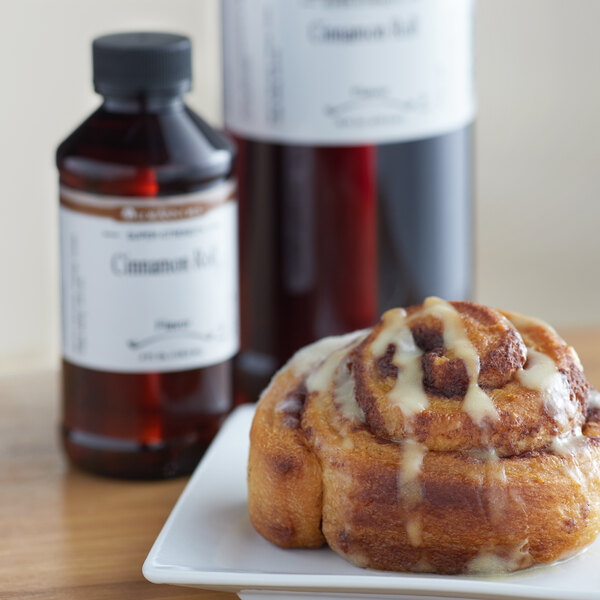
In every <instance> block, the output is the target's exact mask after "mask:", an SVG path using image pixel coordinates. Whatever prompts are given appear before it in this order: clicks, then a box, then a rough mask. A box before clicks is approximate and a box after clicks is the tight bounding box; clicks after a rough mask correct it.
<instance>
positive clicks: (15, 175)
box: [0, 0, 600, 373]
mask: <svg viewBox="0 0 600 600" xmlns="http://www.w3.org/2000/svg"><path fill="white" fill-rule="evenodd" d="M449 1H450V0H449ZM599 21H600V2H597V0H578V2H576V3H571V2H565V1H564V0H526V1H523V0H480V2H479V7H478V23H477V77H478V91H479V117H478V126H477V155H476V164H477V172H478V179H477V205H476V224H477V227H476V230H477V244H476V263H477V264H476V284H477V290H476V299H477V300H480V301H482V302H485V303H489V304H491V305H496V306H502V307H506V308H510V309H514V310H519V311H522V312H525V313H531V314H537V315H539V316H541V317H544V318H546V319H548V320H550V321H552V322H554V323H556V324H559V325H570V324H586V323H600V313H599V312H598V309H597V305H598V304H599V302H598V301H599V300H600V277H599V276H598V275H599V271H600V270H599V267H598V258H599V257H600V250H599V244H598V242H597V241H596V237H597V233H596V229H597V226H598V224H599V223H600V202H598V192H599V191H600V168H599V166H598V164H597V163H598V159H599V158H600V135H599V131H600V73H599V72H598V66H597V57H598V56H600V38H599V37H598V36H597V35H596V32H595V27H596V24H597V23H598V22H599ZM127 29H138V30H139V29H164V30H172V31H178V32H182V33H186V34H188V35H191V36H192V38H193V42H194V76H195V85H194V91H193V93H192V94H191V95H190V96H189V103H190V104H191V105H192V106H193V107H194V108H196V109H197V110H198V111H199V112H201V113H202V114H203V115H204V116H206V117H207V118H208V119H209V120H212V121H213V122H217V123H218V122H219V121H220V114H221V111H220V92H221V89H220V75H219V73H220V62H219V55H220V48H219V21H218V0H102V2H98V1H95V0H52V1H49V0H2V2H0V74H1V76H2V83H1V84H0V85H1V87H0V165H1V166H0V173H1V174H2V194H1V195H0V257H1V262H0V266H1V269H2V273H1V278H0V373H1V372H7V371H13V370H17V369H19V370H20V369H29V368H40V367H43V368H48V367H51V366H53V365H55V364H57V357H58V347H59V328H58V314H59V301H58V266H57V254H58V253H57V245H58V241H57V228H56V223H57V200H56V174H55V170H54V164H53V153H54V150H55V147H56V145H57V144H58V142H59V141H60V140H61V139H62V138H63V137H65V135H66V134H67V133H68V132H69V131H71V130H72V129H73V128H74V127H75V126H76V125H77V124H78V123H79V122H80V121H81V120H82V119H83V118H84V116H85V115H86V114H88V113H89V112H90V111H91V110H92V109H93V108H94V107H95V106H96V105H97V103H98V99H97V97H96V96H95V95H94V94H93V92H92V91H91V64H90V40H91V39H92V38H93V37H94V36H96V35H99V34H102V33H106V32H111V31H117V30H127Z"/></svg>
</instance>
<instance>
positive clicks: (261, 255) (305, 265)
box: [235, 139, 377, 401]
mask: <svg viewBox="0 0 600 600" xmlns="http://www.w3.org/2000/svg"><path fill="white" fill-rule="evenodd" d="M236 142H237V145H238V152H239V163H238V164H239V170H238V178H239V188H240V189H239V201H240V270H241V310H242V315H241V317H242V319H241V325H242V338H241V352H240V354H239V356H238V357H237V359H236V367H235V379H236V395H237V396H236V397H237V398H238V399H239V400H240V401H254V400H256V399H257V398H258V395H259V394H260V392H261V391H262V389H263V388H264V387H265V386H266V385H267V383H268V381H269V379H270V377H271V376H272V374H273V372H274V371H275V369H277V368H278V367H280V366H281V365H282V364H283V363H284V362H285V361H286V360H287V359H288V358H289V357H290V356H291V355H292V354H293V352H295V351H296V350H298V349H299V348H301V347H302V346H304V345H306V344H308V343H310V342H312V341H315V340H317V339H319V338H321V337H324V336H328V335H337V334H342V333H346V332H348V331H353V330H356V329H361V328H363V327H367V326H369V325H371V324H372V323H373V322H374V321H375V319H376V317H377V280H376V278H377V260H376V229H377V214H376V194H375V192H376V189H375V148H374V147H372V146H360V147H344V148H339V147H338V148H326V147H321V148H319V147H307V146H290V145H279V144H270V143H261V142H255V141H248V140H244V139H236Z"/></svg>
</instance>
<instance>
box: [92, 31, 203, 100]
mask: <svg viewBox="0 0 600 600" xmlns="http://www.w3.org/2000/svg"><path fill="white" fill-rule="evenodd" d="M191 48H192V44H191V42H190V39H189V38H188V37H185V36H183V35H176V34H172V33H159V32H138V33H115V34H112V35H104V36H102V37H99V38H97V39H95V40H94V42H93V44H92V55H93V64H94V89H95V90H96V91H97V92H99V93H100V94H119V95H123V94H124V95H140V94H152V93H156V94H181V93H183V92H187V91H188V90H189V89H190V87H191V83H192V53H191Z"/></svg>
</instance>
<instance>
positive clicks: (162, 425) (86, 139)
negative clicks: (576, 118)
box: [57, 86, 232, 478]
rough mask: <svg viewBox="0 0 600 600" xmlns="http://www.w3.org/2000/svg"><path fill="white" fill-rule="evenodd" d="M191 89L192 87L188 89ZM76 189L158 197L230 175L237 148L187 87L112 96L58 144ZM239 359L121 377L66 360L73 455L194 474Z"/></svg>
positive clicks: (150, 474)
mask: <svg viewBox="0 0 600 600" xmlns="http://www.w3.org/2000/svg"><path fill="white" fill-rule="evenodd" d="M188 87H189V86H188ZM57 165H58V168H59V171H60V183H61V185H62V186H67V187H68V188H70V189H75V190H81V191H84V192H88V193H93V194H95V195H96V197H97V198H101V197H106V199H107V200H110V199H111V197H114V196H126V197H129V196H132V197H136V198H143V197H147V198H148V199H154V200H155V199H157V198H161V197H163V196H170V197H173V196H175V195H179V194H186V193H188V192H196V191H200V190H205V189H209V188H211V187H212V186H215V185H218V184H219V183H221V182H223V181H225V180H227V179H228V178H229V177H230V172H231V168H232V145H231V143H230V142H229V141H228V140H227V139H226V138H225V137H224V136H222V135H220V134H218V133H217V132H215V131H214V130H213V129H211V128H210V127H209V126H208V125H207V124H206V123H205V122H204V121H202V119H200V118H199V117H198V116H197V115H196V114H194V113H193V112H192V111H191V110H189V109H188V108H187V107H186V106H185V105H184V104H183V101H182V97H181V93H178V94H173V93H159V94H156V93H145V94H136V95H132V94H124V93H120V94H105V102H104V103H103V105H102V106H101V107H100V108H99V109H98V110H97V111H96V112H95V113H94V114H93V115H92V116H91V117H90V118H88V119H87V120H86V121H85V122H84V123H83V124H82V125H81V126H80V127H79V128H78V129H77V130H76V131H75V132H74V133H73V134H72V135H71V136H69V137H68V138H67V139H66V140H65V141H64V142H63V143H62V144H61V145H60V147H59V148H58V151H57ZM231 369H232V361H231V360H226V361H224V362H220V363H218V364H214V365H211V366H206V367H203V368H193V369H188V370H181V371H175V372H152V373H122V372H108V371H102V370H95V369H90V368H85V367H82V366H78V365H76V364H72V363H71V362H69V361H67V360H64V361H63V424H62V434H63V441H64V446H65V449H66V452H67V454H68V456H69V458H70V460H71V461H72V462H73V463H75V464H76V465H79V466H81V467H84V468H86V469H89V470H92V471H95V472H98V473H102V474H107V475H112V476H120V477H131V478H157V477H170V476H175V475H180V474H184V473H189V472H190V471H191V470H192V469H193V468H194V467H195V465H196V464H197V462H198V459H199V458H200V456H201V455H202V453H203V452H204V450H205V449H206V447H207V446H208V444H209V443H210V441H211V440H212V438H213V436H214V435H215V433H216V432H217V430H218V428H219V426H220V424H221V423H222V421H223V419H224V418H225V416H226V415H227V414H228V412H229V411H230V410H231V407H232V391H231Z"/></svg>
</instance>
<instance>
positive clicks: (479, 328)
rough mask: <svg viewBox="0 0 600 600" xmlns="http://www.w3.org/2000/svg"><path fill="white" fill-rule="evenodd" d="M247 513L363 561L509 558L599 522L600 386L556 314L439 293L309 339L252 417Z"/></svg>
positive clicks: (514, 563) (475, 568)
mask: <svg viewBox="0 0 600 600" xmlns="http://www.w3.org/2000/svg"><path fill="white" fill-rule="evenodd" d="M248 506H249V513H250V518H251V521H252V524H253V525H254V527H255V529H256V530H257V531H258V532H259V533H260V534H261V535H262V536H264V537H265V538H266V539H268V540H270V541H271V542H273V543H274V544H277V545H278V546H281V547H283V548H315V547H319V546H321V545H323V544H324V543H327V544H329V546H330V547H331V548H332V549H333V550H335V551H336V552H338V553H339V554H341V555H342V556H344V557H345V558H347V559H348V560H349V561H351V562H352V563H354V564H355V565H358V566H361V567H369V568H374V569H385V570H393V571H416V572H433V573H489V572H509V571H515V570H518V569H523V568H526V567H529V566H531V565H534V564H540V563H550V562H553V561H556V560H559V559H562V558H566V557H568V556H571V555H572V554H574V553H576V552H577V551H579V550H580V549H582V548H584V547H585V546H586V545H588V544H589V543H590V542H591V541H593V539H594V538H595V537H596V535H597V534H598V532H599V530H600V399H599V395H598V393H597V392H596V391H595V390H593V389H591V387H590V385H589V383H588V382H587V380H586V378H585V376H584V373H583V369H582V366H581V363H580V361H579V358H578V357H577V354H576V352H575V351H574V350H573V348H571V347H570V346H568V345H567V344H566V343H565V342H564V341H563V340H562V339H561V338H560V337H559V336H558V335H557V333H556V332H555V331H554V330H553V329H552V328H551V327H550V326H549V325H547V324H545V323H543V322H542V321H539V320H537V319H532V318H528V317H524V316H522V315H517V314H512V313H507V312H502V311H496V310H493V309H491V308H488V307H485V306H481V305H478V304H474V303H469V302H445V301H443V300H440V299H438V298H428V299H427V300H426V301H425V302H424V303H423V304H422V305H419V306H414V307H410V308H407V309H394V310H391V311H388V312H387V313H385V314H384V315H383V317H382V319H381V321H380V322H379V323H378V324H377V325H376V326H375V327H374V328H373V329H371V330H366V331H359V332H356V333H353V334H349V335H346V336H341V337H336V338H326V339H324V340H322V341H320V342H317V343H315V344H313V345H311V346H308V347H307V348H305V349H303V350H301V351H300V352H298V353H297V354H296V355H295V356H294V357H293V358H292V360H291V361H290V362H289V363H288V364H287V365H286V366H285V367H284V368H283V369H282V370H281V371H280V372H279V373H278V374H277V375H276V377H275V378H274V379H273V381H272V382H271V384H270V385H269V387H268V388H267V389H266V390H265V392H264V394H263V396H262V398H261V400H260V402H259V404H258V407H257V411H256V416H255V418H254V421H253V424H252V429H251V433H250V458H249V465H248Z"/></svg>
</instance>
